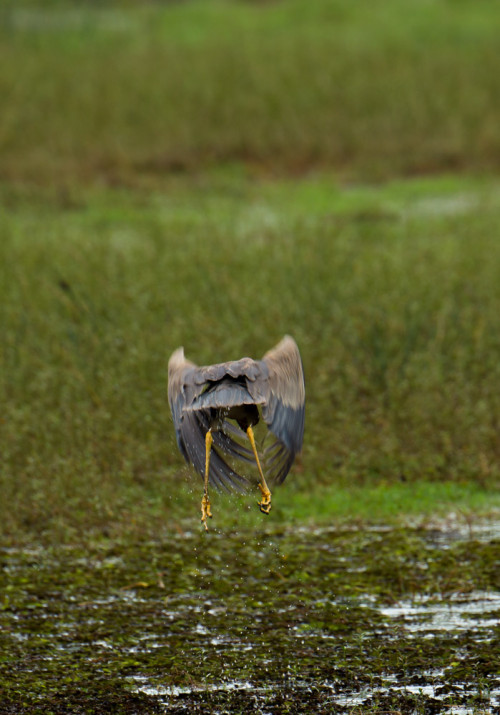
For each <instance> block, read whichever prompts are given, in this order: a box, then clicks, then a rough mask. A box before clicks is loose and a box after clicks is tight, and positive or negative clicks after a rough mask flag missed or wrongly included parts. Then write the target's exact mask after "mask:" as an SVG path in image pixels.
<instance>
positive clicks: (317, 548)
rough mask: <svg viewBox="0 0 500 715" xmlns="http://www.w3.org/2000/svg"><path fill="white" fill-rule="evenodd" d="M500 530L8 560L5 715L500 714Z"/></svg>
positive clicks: (188, 541)
mask: <svg viewBox="0 0 500 715" xmlns="http://www.w3.org/2000/svg"><path fill="white" fill-rule="evenodd" d="M196 526H197V525H196ZM499 526H500V525H499V524H496V525H495V524H489V525H486V526H485V527H483V528H480V527H478V526H477V527H473V528H472V529H465V530H461V529H459V528H457V527H456V525H455V526H453V525H449V526H446V527H443V528H435V529H420V528H414V529H413V528H404V529H391V528H387V529H383V528H378V529H356V528H345V529H334V528H332V529H329V528H326V529H325V528H321V529H314V528H297V529H295V530H293V529H291V528H290V529H288V528H287V529H283V528H275V529H273V528H271V527H269V530H266V531H259V532H258V533H254V532H249V531H243V532H232V533H222V532H218V531H217V530H216V529H212V530H211V531H210V532H209V533H208V534H205V533H201V531H198V530H197V529H193V531H192V532H189V531H185V532H182V531H180V530H179V533H176V534H175V535H172V536H171V537H170V538H168V539H162V540H161V541H160V540H159V541H157V542H147V543H116V542H115V543H103V542H99V543H95V544H91V545H89V546H87V547H86V548H83V547H57V548H54V547H52V548H47V549H42V548H24V549H4V550H2V551H1V552H0V563H1V567H2V568H1V571H0V578H1V583H0V586H1V591H0V608H1V610H0V712H2V713H16V714H17V713H34V712H43V713H117V712H119V713H188V712H189V713H214V714H215V713H307V712H314V713H361V712H362V713H370V712H373V713H382V712H383V713H392V712H394V713H396V712H397V713H402V714H406V713H422V714H424V713H425V715H432V714H433V713H456V714H457V715H462V714H464V713H497V712H498V711H499V709H500V528H499Z"/></svg>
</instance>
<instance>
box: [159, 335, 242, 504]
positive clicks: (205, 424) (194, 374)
mask: <svg viewBox="0 0 500 715" xmlns="http://www.w3.org/2000/svg"><path fill="white" fill-rule="evenodd" d="M252 365H255V362H254V361H253V360H250V358H243V360H238V361H237V362H234V363H222V364H220V365H211V366H209V367H198V366H197V365H195V364H194V363H192V362H190V361H189V360H186V358H185V357H184V350H183V349H182V348H179V349H178V350H176V351H175V352H174V353H173V354H172V356H171V358H170V360H169V364H168V400H169V403H170V409H171V411H172V417H173V421H174V427H175V435H176V439H177V444H178V446H179V449H180V451H181V453H182V455H183V457H184V458H185V459H186V461H187V462H190V463H191V464H192V465H193V466H194V468H195V469H196V471H197V472H199V473H200V474H201V475H202V476H203V475H204V474H205V435H206V433H207V430H208V429H209V428H210V426H211V425H210V421H209V411H208V409H209V408H210V407H214V406H216V405H212V404H209V402H207V404H204V403H205V402H206V400H205V401H203V400H202V402H201V403H200V404H198V403H199V402H200V400H201V398H202V396H203V394H206V393H205V390H206V387H207V383H208V382H211V381H216V380H219V379H221V378H222V377H224V375H230V376H231V377H239V376H240V375H241V370H243V371H246V372H248V373H249V374H253V371H254V369H253V367H252ZM219 375H220V376H219ZM222 426H223V430H222V431H219V430H214V432H213V440H214V442H213V446H214V447H215V449H212V452H211V458H210V471H209V480H210V483H211V484H212V485H213V486H215V487H216V488H220V489H223V490H226V491H229V490H231V489H235V488H236V489H237V490H240V491H243V490H246V489H247V488H248V487H249V486H250V482H249V480H248V479H246V478H245V477H243V476H242V475H240V474H238V473H237V472H235V471H234V469H232V467H231V466H230V465H229V464H228V463H227V462H226V460H225V459H224V458H223V457H222V455H221V452H225V453H226V454H227V455H229V456H230V457H232V458H235V459H238V460H243V461H245V462H250V463H253V462H254V461H255V460H254V456H253V453H252V452H251V450H249V449H248V448H247V447H245V446H244V445H242V444H240V443H239V442H238V441H237V440H235V439H233V437H232V436H231V434H234V433H236V432H237V430H236V429H235V428H233V426H232V425H231V424H230V423H229V422H228V421H227V420H224V421H223V425H222Z"/></svg>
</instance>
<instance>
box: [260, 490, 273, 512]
mask: <svg viewBox="0 0 500 715" xmlns="http://www.w3.org/2000/svg"><path fill="white" fill-rule="evenodd" d="M259 489H260V491H261V492H262V499H261V500H260V502H259V508H260V510H261V512H262V513H263V514H269V512H270V511H271V492H270V491H269V489H268V488H267V487H265V488H264V487H263V486H262V484H259Z"/></svg>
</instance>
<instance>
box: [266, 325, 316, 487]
mask: <svg viewBox="0 0 500 715" xmlns="http://www.w3.org/2000/svg"><path fill="white" fill-rule="evenodd" d="M261 364H262V365H264V367H265V369H266V370H267V380H266V381H265V382H264V383H263V392H264V394H265V398H266V399H265V404H264V405H263V406H262V417H263V419H264V421H265V422H266V424H267V426H268V428H269V431H270V432H272V433H273V435H274V436H275V437H276V438H277V440H278V441H279V443H280V444H281V445H282V446H283V448H284V450H285V452H279V454H280V458H279V459H277V461H276V460H275V467H274V469H272V470H271V472H272V473H275V477H274V480H275V481H283V480H284V479H285V477H286V475H287V473H288V471H289V469H290V467H291V465H292V463H293V460H294V457H295V455H296V454H297V453H298V452H300V450H301V449H302V441H303V437H304V417H305V386H304V372H303V368H302V360H301V358H300V353H299V349H298V347H297V344H296V342H295V340H293V338H291V337H290V336H288V335H287V336H285V337H284V338H283V340H282V341H281V342H280V343H278V345H276V347H274V348H273V349H272V350H269V352H267V353H266V354H265V355H264V357H263V358H262V361H261ZM259 387H260V385H259ZM270 466H272V464H271V465H270Z"/></svg>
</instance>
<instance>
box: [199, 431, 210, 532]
mask: <svg viewBox="0 0 500 715" xmlns="http://www.w3.org/2000/svg"><path fill="white" fill-rule="evenodd" d="M212 441H213V437H212V431H211V430H208V432H207V434H206V435H205V488H204V490H203V499H202V500H201V521H202V524H204V525H205V530H206V531H208V526H207V517H210V519H211V518H212V511H211V509H210V499H209V498H208V473H209V469H210V449H211V447H212Z"/></svg>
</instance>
